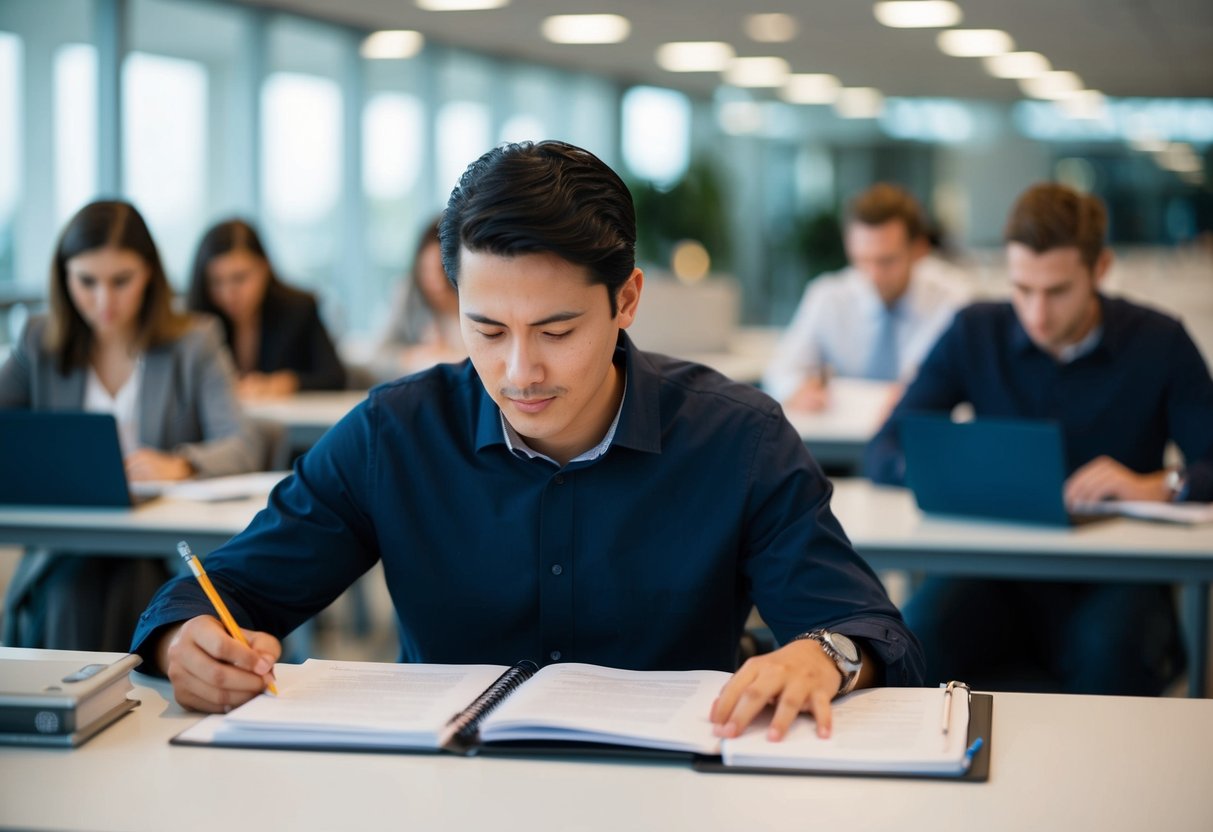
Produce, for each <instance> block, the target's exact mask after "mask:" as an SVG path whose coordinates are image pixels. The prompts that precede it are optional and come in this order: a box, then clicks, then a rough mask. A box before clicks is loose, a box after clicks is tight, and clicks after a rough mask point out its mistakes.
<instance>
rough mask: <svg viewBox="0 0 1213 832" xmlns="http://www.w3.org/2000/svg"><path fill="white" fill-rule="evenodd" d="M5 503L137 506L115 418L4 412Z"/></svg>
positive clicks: (1, 476)
mask: <svg viewBox="0 0 1213 832" xmlns="http://www.w3.org/2000/svg"><path fill="white" fill-rule="evenodd" d="M0 504H7V505H27V506H35V505H40V506H89V507H115V508H119V507H121V508H129V507H130V506H131V505H133V501H132V498H131V493H130V489H129V487H128V484H127V480H126V469H125V468H124V467H123V464H122V450H121V448H119V446H118V423H117V422H115V421H114V417H113V416H110V415H109V414H103V413H83V412H79V411H76V412H70V411H68V412H60V411H55V412H51V411H44V410H43V411H35V410H3V411H0Z"/></svg>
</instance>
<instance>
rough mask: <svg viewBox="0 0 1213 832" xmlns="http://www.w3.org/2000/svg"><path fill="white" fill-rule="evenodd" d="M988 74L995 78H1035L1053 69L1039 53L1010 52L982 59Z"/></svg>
mask: <svg viewBox="0 0 1213 832" xmlns="http://www.w3.org/2000/svg"><path fill="white" fill-rule="evenodd" d="M982 64H984V65H985V68H986V72H988V73H990V74H991V75H993V76H994V77H995V78H1035V77H1036V76H1037V75H1043V74H1044V73H1046V72H1048V71H1050V70H1051V69H1053V65H1052V64H1050V63H1049V59H1048V58H1046V57H1045V56H1044V55H1042V54H1040V53H1039V52H1008V53H1007V54H1005V55H991V56H990V57H988V58H984V59H982Z"/></svg>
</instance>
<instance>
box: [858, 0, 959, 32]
mask: <svg viewBox="0 0 1213 832" xmlns="http://www.w3.org/2000/svg"><path fill="white" fill-rule="evenodd" d="M872 11H873V13H874V14H875V15H876V19H877V20H879V21H880V22H881V23H883V24H884V25H885V26H891V27H893V28H894V29H931V28H946V27H948V26H955V25H956V24H957V23H959V22H960V21H961V19H962V18H963V17H964V15H963V14H962V13H961V11H960V6H958V5H956V4H955V3H952V2H949V0H886V2H882V3H877V4H876V6H875V8H874V9H873V10H872Z"/></svg>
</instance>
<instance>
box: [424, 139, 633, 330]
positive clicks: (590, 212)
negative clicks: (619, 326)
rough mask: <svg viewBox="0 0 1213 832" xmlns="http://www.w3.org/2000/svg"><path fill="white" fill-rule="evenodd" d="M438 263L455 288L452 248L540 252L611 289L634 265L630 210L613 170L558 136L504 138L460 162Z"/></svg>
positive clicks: (445, 216)
mask: <svg viewBox="0 0 1213 832" xmlns="http://www.w3.org/2000/svg"><path fill="white" fill-rule="evenodd" d="M439 239H440V241H441V244H442V265H443V268H444V269H445V270H446V274H447V278H448V279H449V280H450V281H451V283H452V284H453V285H454V286H455V288H456V289H458V287H459V250H460V248H461V247H466V248H467V249H468V250H469V251H475V252H487V253H490V254H495V255H499V256H504V257H510V256H513V255H517V254H534V253H540V252H548V253H551V254H555V255H556V256H557V257H560V258H561V259H562V260H567V261H568V262H570V263H573V264H576V265H578V266H584V267H585V268H586V270H587V271H588V272H589V275H590V282H591V283H601V284H602V285H604V286H606V287H607V295H608V297H609V299H610V304H611V316H612V317H614V315H615V313H616V312H617V311H618V310H617V306H616V296H617V295H618V293H619V288H620V287H621V286H622V285H623V284H624V283H625V282H627V279H628V278H629V277H631V275H632V272H633V270H634V269H635V267H636V210H635V208H634V207H633V205H632V194H631V192H630V191H628V188H627V185H625V184H624V183H623V180H622V179H620V178H619V175H618V174H616V173H615V171H613V170H611V169H610V168H609V167H607V166H606V164H604V163H603V162H602V160H601V159H599V158H598V157H597V156H595V155H594V154H592V153H590V152H589V151H587V150H582V149H581V148H579V147H574V146H573V145H571V144H566V143H564V142H558V141H544V142H539V143H531V142H521V143H519V144H505V145H502V146H500V147H496V148H494V149H492V150H490V151H489V152H488V153H486V154H484V155H483V156H481V157H480V158H479V159H477V160H476V161H475V162H473V163H472V164H471V165H469V166H468V169H467V170H466V171H464V174H463V176H462V177H460V179H459V184H458V185H456V186H455V190H453V191H451V198H450V200H449V201H448V202H447V205H446V211H444V212H443V215H442V223H441V226H440V228H439Z"/></svg>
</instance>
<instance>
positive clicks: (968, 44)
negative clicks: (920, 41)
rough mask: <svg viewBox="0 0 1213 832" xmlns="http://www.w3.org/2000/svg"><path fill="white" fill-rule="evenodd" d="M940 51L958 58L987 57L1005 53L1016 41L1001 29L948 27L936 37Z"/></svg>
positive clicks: (1012, 47) (1013, 46)
mask: <svg viewBox="0 0 1213 832" xmlns="http://www.w3.org/2000/svg"><path fill="white" fill-rule="evenodd" d="M935 44H936V45H937V46H938V47H939V51H940V52H943V53H944V54H945V55H952V56H953V57H956V58H985V57H989V56H990V55H1003V54H1006V53H1007V52H1010V51H1011V50H1012V49H1014V48H1015V41H1014V40H1012V39H1011V36H1010V35H1008V34H1007V33H1006V32H1004V31H1002V30H1001V29H948V30H947V31H945V32H940V33H939V36H938V37H937V38H935Z"/></svg>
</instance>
